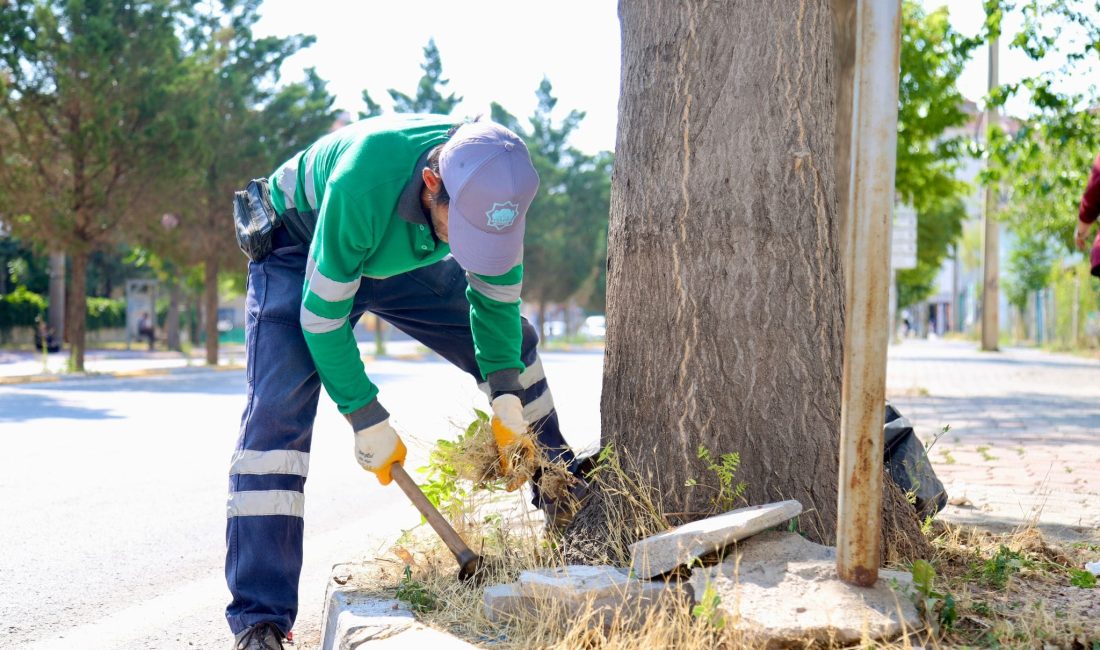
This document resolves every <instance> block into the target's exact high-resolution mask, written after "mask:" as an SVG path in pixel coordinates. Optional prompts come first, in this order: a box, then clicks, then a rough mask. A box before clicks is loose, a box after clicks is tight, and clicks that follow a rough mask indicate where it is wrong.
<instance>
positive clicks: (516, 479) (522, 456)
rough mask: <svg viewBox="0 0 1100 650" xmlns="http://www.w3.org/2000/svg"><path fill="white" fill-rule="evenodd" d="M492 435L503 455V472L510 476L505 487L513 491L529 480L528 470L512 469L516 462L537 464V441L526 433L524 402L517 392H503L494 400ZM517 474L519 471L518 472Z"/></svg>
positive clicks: (498, 450) (528, 464) (501, 461)
mask: <svg viewBox="0 0 1100 650" xmlns="http://www.w3.org/2000/svg"><path fill="white" fill-rule="evenodd" d="M492 406H493V419H492V422H491V424H492V427H493V438H494V439H495V440H496V443H497V453H498V454H499V455H500V472H501V474H503V475H504V476H508V477H511V478H510V480H509V482H508V484H507V485H506V486H505V488H506V489H507V490H508V491H509V492H511V491H513V490H515V489H516V488H518V487H519V486H521V485H523V484H524V483H525V482H526V481H527V478H528V477H527V476H526V473H525V472H519V473H516V472H513V468H514V466H515V465H516V464H517V463H520V464H522V465H523V466H525V467H528V468H533V467H534V466H535V460H536V456H535V443H534V441H533V440H532V439H531V437H530V436H529V435H527V421H526V420H524V419H523V403H522V402H520V401H519V398H518V397H516V396H515V395H507V394H506V395H501V396H499V397H497V398H496V399H494V400H493V404H492ZM517 474H518V475H517Z"/></svg>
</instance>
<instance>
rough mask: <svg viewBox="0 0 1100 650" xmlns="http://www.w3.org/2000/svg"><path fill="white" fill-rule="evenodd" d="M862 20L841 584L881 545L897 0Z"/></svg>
mask: <svg viewBox="0 0 1100 650" xmlns="http://www.w3.org/2000/svg"><path fill="white" fill-rule="evenodd" d="M856 23H857V33H856V69H855V83H854V92H853V111H852V156H851V161H852V163H851V170H850V173H851V177H850V181H851V182H850V190H849V198H850V201H849V203H850V205H851V215H850V219H851V221H850V223H849V225H848V228H847V242H846V244H847V245H846V248H845V255H846V258H847V259H846V264H845V270H846V273H845V286H846V292H845V300H846V306H847V309H846V327H845V334H844V369H843V388H842V393H841V412H840V425H841V431H840V481H839V482H840V489H839V495H838V507H837V510H838V515H837V519H838V520H837V573H838V574H839V576H840V578H841V579H842V580H844V581H845V582H849V583H851V584H856V585H862V586H870V585H873V584H874V583H875V582H876V581H877V579H878V567H879V561H880V551H881V549H880V548H879V534H880V530H881V519H882V454H883V439H882V427H883V420H884V414H885V399H886V350H887V345H888V342H889V331H888V330H889V326H888V324H887V320H888V318H889V315H888V312H889V309H888V306H887V302H888V299H889V295H890V281H891V275H890V227H891V217H892V215H893V206H894V172H895V169H896V164H897V123H898V74H899V71H898V66H899V50H900V46H901V40H900V39H901V2H900V0H860V2H859V6H858V8H857V11H856Z"/></svg>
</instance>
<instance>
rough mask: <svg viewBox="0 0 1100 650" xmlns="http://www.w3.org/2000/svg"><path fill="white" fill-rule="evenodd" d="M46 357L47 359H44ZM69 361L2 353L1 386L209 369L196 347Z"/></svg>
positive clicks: (238, 363)
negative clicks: (79, 369)
mask: <svg viewBox="0 0 1100 650" xmlns="http://www.w3.org/2000/svg"><path fill="white" fill-rule="evenodd" d="M359 353H360V354H361V355H363V356H365V357H370V356H373V355H374V343H373V342H370V343H360V344H359ZM245 356H246V355H245V346H243V345H240V344H223V345H221V346H220V347H219V349H218V367H217V370H239V369H242V368H244V363H245ZM423 356H424V355H423V351H422V347H421V346H420V345H419V344H418V343H417V342H416V341H390V342H387V343H386V358H394V359H417V358H422V357H423ZM43 357H45V360H43ZM68 362H69V353H68V352H67V351H62V352H55V353H53V354H47V355H43V354H42V353H36V352H28V351H19V350H0V385H4V384H24V383H38V382H50V381H61V380H65V379H79V378H84V377H103V376H114V377H135V376H151V375H162V374H167V373H171V372H181V371H188V370H199V369H209V368H208V366H207V365H206V353H205V350H204V349H203V348H195V349H192V351H191V356H187V355H185V354H183V353H181V352H172V351H168V350H154V351H152V352H150V351H149V350H147V349H139V348H138V347H137V346H135V347H134V348H133V349H130V350H87V351H85V353H84V373H69V372H66V371H65V368H66V367H67V365H68Z"/></svg>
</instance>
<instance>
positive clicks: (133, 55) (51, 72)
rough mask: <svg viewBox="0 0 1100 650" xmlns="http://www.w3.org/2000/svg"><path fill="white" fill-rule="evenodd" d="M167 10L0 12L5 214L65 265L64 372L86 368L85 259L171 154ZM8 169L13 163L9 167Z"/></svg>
mask: <svg viewBox="0 0 1100 650" xmlns="http://www.w3.org/2000/svg"><path fill="white" fill-rule="evenodd" d="M174 8H175V5H174V4H173V3H171V2H169V1H168V0H149V1H144V2H131V1H129V0H127V1H123V0H102V1H96V2H91V1H86V0H67V1H65V2H60V1H58V0H35V1H28V2H16V3H8V4H7V5H6V6H5V7H4V10H3V11H2V12H0V34H4V38H3V39H0V120H2V121H3V122H4V124H5V127H4V128H3V129H2V130H3V131H5V132H8V133H14V134H15V137H14V138H5V139H4V140H3V141H2V142H0V159H2V160H3V161H5V164H4V165H2V166H0V174H2V175H3V178H2V179H0V180H2V181H3V182H2V183H0V184H3V185H4V186H5V187H7V188H8V189H9V191H8V192H5V193H4V196H3V199H4V200H5V201H6V203H7V208H6V209H5V210H4V212H7V213H9V214H12V213H15V214H23V215H26V216H25V217H22V218H16V219H13V220H12V222H11V226H12V227H13V229H14V230H15V232H16V233H17V234H19V235H21V236H23V237H25V238H27V239H30V240H33V241H35V242H38V243H40V244H42V245H45V246H49V247H50V248H51V249H60V250H63V251H65V252H66V253H68V255H69V256H70V259H71V265H70V268H71V282H70V283H69V287H70V291H69V299H68V300H66V305H67V312H68V313H67V317H66V322H67V323H68V328H69V333H70V338H71V344H72V347H71V366H72V368H73V369H74V370H77V371H80V370H83V368H84V345H85V325H86V303H85V300H84V296H85V291H86V286H85V281H86V272H87V267H88V259H89V256H90V255H91V254H92V253H93V252H94V251H96V250H100V249H102V248H103V247H104V246H106V245H108V244H109V243H112V242H116V241H118V240H119V239H120V238H122V237H123V236H124V234H125V233H126V231H127V226H128V224H130V223H132V222H133V221H134V220H137V219H140V218H141V217H142V216H143V215H145V214H146V213H147V212H148V211H150V210H151V209H152V206H154V205H155V204H156V203H157V201H158V197H159V194H158V192H157V188H158V187H159V186H160V185H162V183H161V181H162V180H163V179H165V178H167V177H168V173H167V172H168V171H169V169H170V168H171V165H172V162H171V161H173V160H174V159H175V156H176V154H177V153H178V152H176V151H175V150H174V146H173V143H174V134H176V133H177V132H178V130H179V128H180V126H179V124H178V122H177V118H178V113H177V112H176V111H177V109H178V107H179V106H180V105H181V103H182V101H181V100H182V99H183V98H182V96H181V93H180V90H181V87H180V84H179V81H180V78H181V75H182V74H183V66H182V57H181V54H180V47H179V41H178V38H177V33H178V32H177V27H178V25H177V22H176V17H177V14H176V12H175V11H174ZM13 161H15V162H17V164H10V163H12V162H13Z"/></svg>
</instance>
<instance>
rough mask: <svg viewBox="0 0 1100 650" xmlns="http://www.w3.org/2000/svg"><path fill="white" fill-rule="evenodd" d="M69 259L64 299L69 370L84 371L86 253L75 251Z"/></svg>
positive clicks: (86, 313)
mask: <svg viewBox="0 0 1100 650" xmlns="http://www.w3.org/2000/svg"><path fill="white" fill-rule="evenodd" d="M71 260H72V265H73V268H72V277H71V278H70V282H69V292H68V293H69V296H68V299H67V300H65V322H66V324H67V327H68V330H69V370H71V371H72V372H84V338H85V332H86V330H87V323H88V299H87V296H86V295H85V293H86V284H87V277H88V253H86V252H84V251H75V252H73V253H72V255H71Z"/></svg>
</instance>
